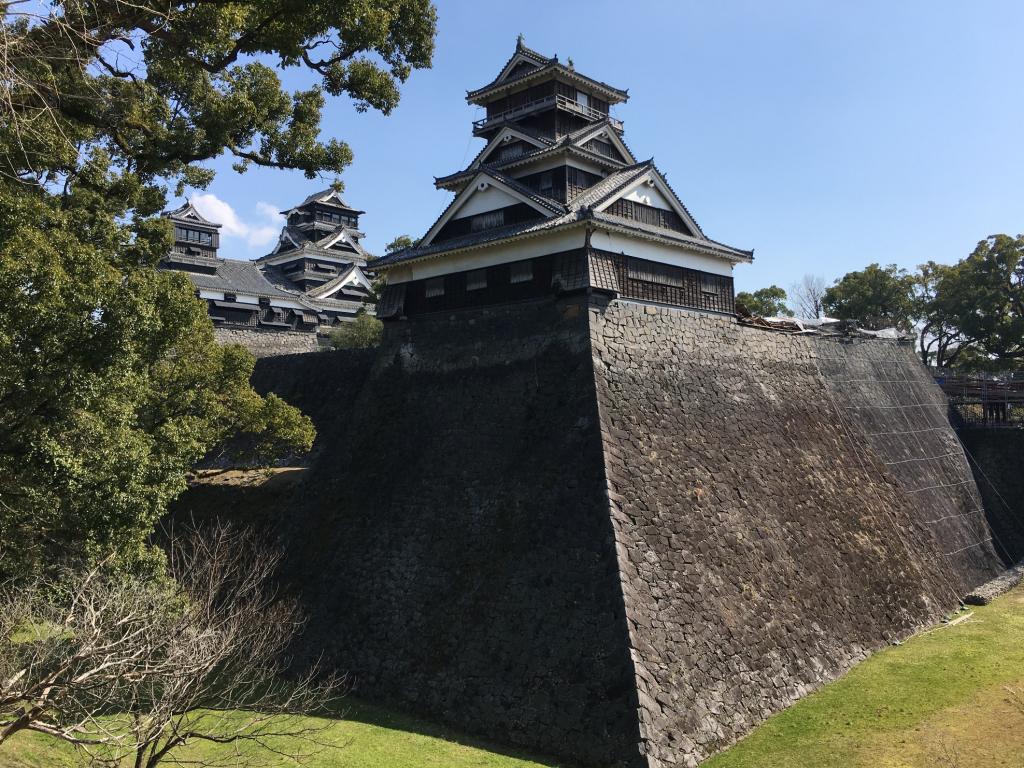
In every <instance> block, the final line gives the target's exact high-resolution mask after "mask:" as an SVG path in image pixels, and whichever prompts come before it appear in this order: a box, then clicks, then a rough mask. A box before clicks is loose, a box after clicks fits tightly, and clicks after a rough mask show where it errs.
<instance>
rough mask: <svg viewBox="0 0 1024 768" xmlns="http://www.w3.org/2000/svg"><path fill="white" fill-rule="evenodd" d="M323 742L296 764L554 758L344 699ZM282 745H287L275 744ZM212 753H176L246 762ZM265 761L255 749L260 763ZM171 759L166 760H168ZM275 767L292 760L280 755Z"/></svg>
mask: <svg viewBox="0 0 1024 768" xmlns="http://www.w3.org/2000/svg"><path fill="white" fill-rule="evenodd" d="M317 738H318V739H320V740H322V741H324V742H328V743H330V744H331V745H332V747H331V748H328V749H325V750H323V751H321V752H319V753H318V754H316V755H315V756H313V757H312V758H310V759H309V760H307V761H303V763H302V765H304V766H309V768H420V767H421V766H423V767H424V768H448V767H449V766H450V767H451V768H553V767H555V766H557V765H558V764H557V763H552V762H535V761H534V760H532V759H530V758H529V757H527V756H525V755H523V754H522V753H517V752H515V751H514V750H509V749H503V748H501V747H499V746H496V745H494V744H487V743H486V742H481V741H478V740H476V739H472V738H469V737H463V736H460V735H458V734H455V733H453V732H452V731H451V730H450V729H447V728H444V727H442V726H437V725H432V724H430V723H426V722H423V721H422V720H415V719H413V718H410V717H406V716H405V715H398V714H395V713H392V712H389V711H387V710H384V709H381V708H379V707H374V706H371V705H369V704H364V703H361V702H356V701H352V700H347V701H346V702H345V716H344V719H341V720H337V721H335V722H334V724H333V725H331V726H330V727H329V729H328V730H326V731H323V732H321V733H319V734H318V735H317ZM275 746H281V747H282V748H283V749H284V750H287V749H288V745H287V744H284V743H282V744H280V745H275ZM214 749H220V750H221V751H220V752H214V751H212V749H211V748H209V747H206V746H203V747H200V748H197V749H196V750H195V751H193V750H192V747H191V746H190V747H188V748H187V749H186V750H181V751H179V752H178V757H179V758H180V759H182V760H183V761H185V760H190V759H193V758H197V757H201V758H207V759H209V758H216V759H217V761H218V762H217V764H218V765H225V766H233V765H236V764H237V765H238V766H239V768H243V767H244V766H246V765H248V761H247V760H246V757H245V755H244V754H243V755H241V756H240V757H239V758H238V759H237V762H236V760H235V759H233V758H232V757H231V753H230V752H229V751H225V750H224V749H223V748H219V747H218V748H214ZM268 762H270V759H269V758H268V756H267V753H261V754H260V764H262V765H266V764H267V763H268ZM172 764H173V763H168V765H172ZM275 764H280V765H281V766H295V765H296V763H295V762H294V761H292V760H289V759H287V758H283V757H282V758H281V759H280V762H279V763H275ZM86 765H87V761H86V760H85V758H84V757H83V756H82V755H79V754H77V753H76V752H75V750H74V749H73V748H71V747H68V746H65V745H62V744H56V743H54V742H53V741H52V740H50V739H48V738H45V737H43V736H40V735H38V734H34V733H24V732H22V733H19V734H17V735H15V736H14V737H12V738H11V740H10V741H9V742H8V743H6V744H4V745H3V746H2V747H0V768H83V766H86Z"/></svg>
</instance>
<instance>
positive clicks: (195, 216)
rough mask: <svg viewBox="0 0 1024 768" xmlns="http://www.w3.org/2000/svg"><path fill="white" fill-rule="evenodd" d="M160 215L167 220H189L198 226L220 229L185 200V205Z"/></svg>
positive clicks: (190, 202) (189, 201)
mask: <svg viewBox="0 0 1024 768" xmlns="http://www.w3.org/2000/svg"><path fill="white" fill-rule="evenodd" d="M160 215H161V216H163V217H164V218H168V219H172V218H173V219H184V218H190V219H192V220H193V221H195V222H197V223H199V224H204V225H206V226H207V227H216V228H217V229H220V227H221V225H220V224H217V223H216V222H213V221H210V220H209V219H207V218H206V217H205V216H203V214H201V213H200V212H199V210H198V209H197V208H196V207H195V206H194V205H192V201H191V200H186V201H185V204H184V205H182V206H181V207H180V208H175V209H174V210H173V211H164V212H163V213H161V214H160Z"/></svg>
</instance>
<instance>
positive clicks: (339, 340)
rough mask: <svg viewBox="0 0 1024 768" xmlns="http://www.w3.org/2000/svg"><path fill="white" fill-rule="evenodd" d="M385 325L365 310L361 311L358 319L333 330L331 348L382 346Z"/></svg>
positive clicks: (357, 315)
mask: <svg viewBox="0 0 1024 768" xmlns="http://www.w3.org/2000/svg"><path fill="white" fill-rule="evenodd" d="M383 335H384V323H382V322H381V321H380V320H378V319H377V318H376V317H374V316H373V315H371V314H368V313H367V312H366V311H365V310H362V309H361V310H359V312H358V313H357V314H356V319H355V320H353V321H352V322H351V323H344V324H342V325H339V326H338V327H337V328H334V329H332V330H331V346H333V347H334V348H335V349H368V348H369V347H375V346H377V345H378V344H380V340H381V337H382V336H383Z"/></svg>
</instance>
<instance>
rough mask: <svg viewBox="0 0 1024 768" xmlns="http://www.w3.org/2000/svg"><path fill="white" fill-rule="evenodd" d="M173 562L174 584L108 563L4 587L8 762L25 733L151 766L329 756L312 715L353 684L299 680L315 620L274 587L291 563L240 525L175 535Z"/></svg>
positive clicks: (3, 716) (3, 712)
mask: <svg viewBox="0 0 1024 768" xmlns="http://www.w3.org/2000/svg"><path fill="white" fill-rule="evenodd" d="M167 552H168V555H167V563H168V565H167V575H168V576H170V577H171V579H164V580H154V579H152V578H149V577H148V576H144V577H139V576H137V575H132V574H124V573H119V572H117V570H116V569H113V568H111V567H110V564H109V563H104V564H101V565H100V566H98V567H96V568H94V569H92V570H91V571H89V572H88V573H85V574H82V575H79V576H77V577H71V578H65V579H62V580H61V581H59V582H51V581H48V580H46V579H42V578H41V579H37V580H36V581H34V582H33V583H32V584H31V585H29V586H27V587H26V586H25V585H18V586H16V587H11V586H10V585H8V586H7V587H6V588H4V589H0V751H2V748H3V744H4V742H5V741H6V740H7V739H8V738H10V737H11V736H12V735H13V734H15V733H17V732H19V731H34V732H37V733H42V734H45V735H47V736H50V737H53V738H57V739H61V740H63V741H67V742H70V743H72V744H74V745H76V746H78V747H80V748H82V749H84V750H86V751H87V752H88V753H89V754H90V755H91V756H92V757H93V758H94V759H95V760H96V761H99V762H103V763H107V764H112V765H121V764H123V761H124V760H125V759H129V758H130V759H131V761H132V763H133V764H134V765H135V766H138V767H139V768H154V766H157V765H159V764H160V763H162V762H164V761H171V762H177V760H176V758H177V752H178V751H180V750H181V748H182V747H184V746H185V745H187V744H188V743H190V742H191V743H195V742H207V743H213V744H226V745H235V746H236V747H237V746H239V745H246V744H247V745H251V746H252V747H254V748H257V749H255V751H253V750H247V752H246V762H245V764H246V765H257V764H259V755H260V751H259V749H258V748H259V747H265V748H267V749H268V750H270V752H269V754H268V755H267V757H268V762H267V764H268V765H278V764H280V760H281V757H282V754H281V752H282V750H287V757H288V758H291V759H290V760H289V763H290V762H292V760H301V759H302V758H303V757H308V756H309V755H310V754H311V753H312V752H314V751H315V750H316V748H317V739H316V734H317V733H318V732H319V731H320V730H322V728H323V726H321V725H318V724H316V723H310V721H308V720H307V719H306V718H305V715H307V714H309V713H313V712H317V711H320V710H323V709H324V708H325V707H327V706H329V705H330V704H331V703H332V702H333V701H334V700H335V699H336V697H337V696H338V695H339V694H340V693H341V691H342V681H341V680H340V679H339V678H336V677H330V676H326V677H324V676H320V675H318V674H317V670H316V669H311V670H308V671H307V672H306V673H305V674H299V675H294V674H292V675H288V674H286V673H287V672H288V671H289V670H288V664H289V661H288V658H287V656H286V655H285V652H286V650H287V647H288V645H289V643H290V642H291V641H292V639H293V638H294V637H295V635H296V633H297V632H298V631H299V630H300V629H301V627H302V617H301V615H300V613H299V611H298V608H297V606H296V603H295V602H294V601H290V600H286V599H283V598H280V597H279V596H277V594H276V591H275V589H274V586H273V576H274V573H275V570H276V568H277V566H278V563H279V559H280V558H279V553H277V552H276V551H274V550H272V549H270V548H268V547H267V546H266V545H265V544H263V542H262V541H260V539H259V538H258V537H257V536H255V535H254V534H253V533H251V532H249V531H246V530H242V529H236V528H232V527H230V526H226V525H216V526H214V527H212V528H209V529H205V530H204V529H196V528H193V529H190V530H188V531H186V532H185V533H184V534H182V535H176V534H172V535H171V536H170V540H169V543H168V550H167ZM188 760H189V762H190V763H193V764H198V765H206V764H208V763H206V762H205V761H204V760H202V759H201V758H196V757H195V756H193V755H189V756H188Z"/></svg>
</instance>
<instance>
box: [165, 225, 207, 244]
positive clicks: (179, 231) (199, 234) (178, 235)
mask: <svg viewBox="0 0 1024 768" xmlns="http://www.w3.org/2000/svg"><path fill="white" fill-rule="evenodd" d="M174 237H175V239H177V240H185V241H186V242H189V243H199V244H200V245H213V233H212V232H203V231H202V230H199V229H189V228H187V227H175V228H174Z"/></svg>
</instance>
